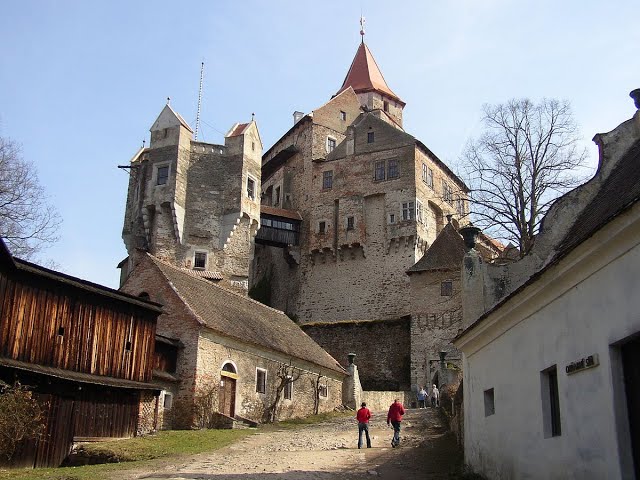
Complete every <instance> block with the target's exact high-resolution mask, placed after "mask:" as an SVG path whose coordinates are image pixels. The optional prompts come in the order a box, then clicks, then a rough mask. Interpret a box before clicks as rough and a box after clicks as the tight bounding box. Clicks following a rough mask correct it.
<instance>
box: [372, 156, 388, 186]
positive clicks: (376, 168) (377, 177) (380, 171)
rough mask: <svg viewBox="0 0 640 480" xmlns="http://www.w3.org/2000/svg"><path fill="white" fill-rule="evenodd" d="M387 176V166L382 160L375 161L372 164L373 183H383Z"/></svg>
mask: <svg viewBox="0 0 640 480" xmlns="http://www.w3.org/2000/svg"><path fill="white" fill-rule="evenodd" d="M386 174H387V165H386V162H385V161H384V160H376V161H375V162H374V164H373V181H374V182H384V181H385V180H386V179H387V178H386Z"/></svg>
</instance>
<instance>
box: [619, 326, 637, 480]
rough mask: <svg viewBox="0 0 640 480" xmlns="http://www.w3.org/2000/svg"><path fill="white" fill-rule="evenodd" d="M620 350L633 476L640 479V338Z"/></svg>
mask: <svg viewBox="0 0 640 480" xmlns="http://www.w3.org/2000/svg"><path fill="white" fill-rule="evenodd" d="M621 351H622V369H623V372H624V389H625V394H626V397H627V413H628V415H629V432H630V433H631V451H632V455H633V463H634V471H635V478H638V479H640V369H639V368H638V365H640V338H635V339H634V340H631V341H630V342H627V343H625V344H624V345H622V348H621Z"/></svg>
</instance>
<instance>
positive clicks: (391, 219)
mask: <svg viewBox="0 0 640 480" xmlns="http://www.w3.org/2000/svg"><path fill="white" fill-rule="evenodd" d="M389 223H396V214H395V213H390V214H389Z"/></svg>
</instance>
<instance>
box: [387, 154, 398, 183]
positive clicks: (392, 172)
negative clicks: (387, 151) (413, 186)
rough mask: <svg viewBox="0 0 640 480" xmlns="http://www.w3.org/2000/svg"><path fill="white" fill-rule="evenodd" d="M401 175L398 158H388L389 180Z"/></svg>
mask: <svg viewBox="0 0 640 480" xmlns="http://www.w3.org/2000/svg"><path fill="white" fill-rule="evenodd" d="M399 177H400V163H399V162H398V160H397V159H396V158H390V159H389V160H387V180H392V179H394V178H399Z"/></svg>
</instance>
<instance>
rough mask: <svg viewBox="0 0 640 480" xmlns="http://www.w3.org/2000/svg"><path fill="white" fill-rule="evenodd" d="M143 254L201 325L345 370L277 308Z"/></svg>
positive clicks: (324, 365) (325, 365) (297, 356)
mask: <svg viewBox="0 0 640 480" xmlns="http://www.w3.org/2000/svg"><path fill="white" fill-rule="evenodd" d="M145 255H146V256H147V258H149V259H150V260H151V262H152V263H153V264H154V265H155V266H156V267H157V268H158V270H159V271H160V273H161V274H162V275H163V276H164V277H165V278H166V279H167V280H168V281H169V282H170V285H171V287H172V288H173V290H174V291H175V292H176V293H177V295H178V296H179V297H180V299H181V300H182V301H183V303H184V305H185V306H186V307H187V308H188V309H189V310H190V312H191V313H192V314H193V315H194V316H195V317H196V318H197V319H198V321H199V322H200V323H201V324H202V325H205V326H207V327H209V328H210V329H212V330H214V331H215V332H217V333H219V334H220V335H223V336H225V337H231V338H235V339H237V340H240V341H241V342H244V343H249V344H254V345H258V346H261V347H264V348H266V349H269V350H274V351H276V352H279V353H281V354H284V355H286V356H290V357H296V358H298V359H302V360H305V361H307V362H310V363H312V364H315V365H319V366H321V367H324V368H327V369H330V370H333V371H335V372H339V373H342V374H344V373H345V372H344V369H343V368H342V367H341V366H340V364H339V363H338V362H337V361H336V360H335V359H334V358H333V357H332V356H331V355H329V354H328V353H327V352H326V351H324V350H323V349H322V348H321V347H320V345H318V344H317V343H316V342H314V341H313V340H312V339H311V337H309V336H308V335H307V334H306V333H304V332H303V331H302V329H300V327H298V325H296V324H295V323H294V322H293V321H292V320H291V319H290V318H289V317H287V316H286V315H285V314H284V313H282V312H281V311H279V310H275V309H273V308H271V307H267V306H266V305H263V304H262V303H260V302H256V301H255V300H252V299H250V298H247V297H244V296H242V295H238V294H236V293H233V292H230V291H228V290H225V289H224V288H222V287H219V286H217V285H215V284H213V283H211V282H209V281H207V280H203V279H201V278H197V277H194V276H192V275H190V274H188V273H185V272H183V271H182V270H181V269H179V268H176V267H174V266H172V265H169V264H167V263H165V262H163V261H161V260H159V259H157V258H155V257H153V256H152V255H149V254H148V253H145Z"/></svg>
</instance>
